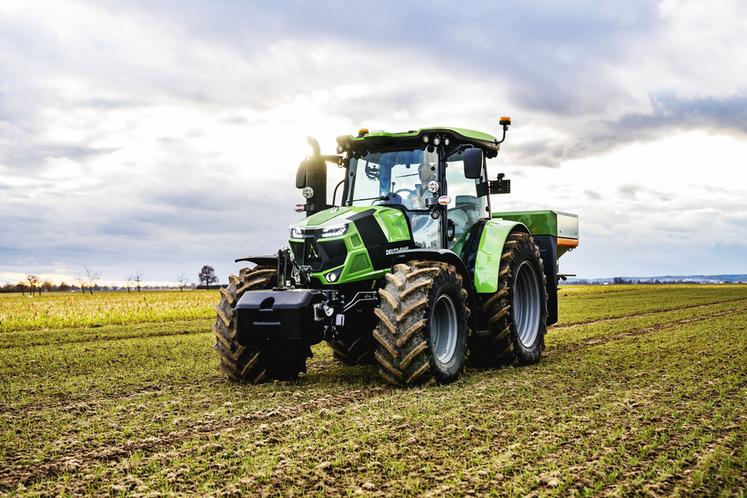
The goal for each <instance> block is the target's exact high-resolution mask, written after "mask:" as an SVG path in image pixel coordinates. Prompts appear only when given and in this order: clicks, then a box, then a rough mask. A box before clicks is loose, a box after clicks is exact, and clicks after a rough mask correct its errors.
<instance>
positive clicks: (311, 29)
mask: <svg viewBox="0 0 747 498" xmlns="http://www.w3.org/2000/svg"><path fill="white" fill-rule="evenodd" d="M744 10H745V7H744V6H743V4H741V3H739V2H727V3H725V4H724V5H722V7H721V8H719V9H714V8H712V7H711V6H709V5H708V4H704V3H699V2H687V3H681V2H677V3H676V4H673V3H670V2H660V3H659V4H656V3H651V2H629V3H626V4H625V5H621V4H615V3H611V2H590V1H588V2H586V1H584V2H574V3H571V4H568V3H567V2H566V3H564V4H561V3H553V2H518V1H516V2H504V3H501V4H500V5H497V4H496V5H494V4H492V3H490V2H466V3H462V4H459V6H455V4H453V3H449V2H445V1H437V2H409V3H401V2H393V1H384V2H374V3H365V4H356V5H355V7H354V8H353V7H351V6H350V5H349V4H346V3H343V2H337V1H323V2H316V3H314V4H309V3H305V2H293V3H292V4H290V6H289V4H287V3H282V4H281V3H275V4H273V3H266V2H213V3H211V4H210V5H209V6H208V5H206V4H204V3H202V2H196V1H187V2H182V1H179V2H176V1H167V2H159V3H157V4H153V3H152V2H128V3H121V2H66V3H65V4H64V5H62V4H59V3H56V2H47V3H44V2H40V3H33V4H29V3H27V2H4V3H3V4H2V5H0V46H2V47H3V50H2V51H0V67H2V68H3V78H2V79H1V80H0V198H1V199H0V200H1V202H0V230H2V233H3V243H2V244H0V261H2V265H1V266H2V268H0V270H4V271H6V272H11V271H14V272H16V273H25V272H27V271H37V272H46V273H55V274H59V273H64V272H65V271H66V272H70V274H75V273H76V272H79V271H80V269H81V268H82V267H83V266H84V265H90V266H96V267H99V268H102V269H103V271H104V273H105V277H106V278H111V279H115V278H122V277H126V275H127V274H129V273H131V272H132V271H134V269H135V267H138V268H140V269H143V270H144V271H145V272H146V273H147V274H149V275H150V278H153V279H163V280H167V279H170V278H173V277H174V275H176V274H177V273H179V272H182V271H183V272H185V273H189V271H190V268H199V266H201V265H202V264H213V265H214V266H215V267H216V269H217V270H218V272H219V273H221V274H225V273H228V272H229V271H232V270H233V269H234V265H232V261H233V259H234V258H235V257H237V256H243V255H246V254H248V253H251V252H261V253H267V252H273V251H274V250H276V249H277V248H278V247H279V246H281V245H283V244H284V243H285V238H286V231H287V226H288V224H290V223H292V222H293V221H294V220H295V218H296V215H295V213H294V212H293V211H292V207H293V205H294V204H295V203H296V202H298V201H299V200H300V198H299V196H298V192H297V191H296V190H295V189H294V188H293V185H292V178H293V174H294V172H295V168H296V166H297V165H298V162H299V161H300V160H301V159H302V158H303V157H304V156H305V155H307V154H308V146H307V145H306V142H305V137H306V136H307V135H308V134H314V135H316V136H317V138H319V139H320V142H321V143H322V148H323V149H325V150H328V151H330V152H331V150H332V147H333V146H334V138H335V136H337V135H340V134H345V133H352V132H354V131H355V130H356V129H357V128H358V127H359V126H368V127H369V128H372V129H378V128H386V129H411V128H413V127H420V126H433V125H440V124H443V125H455V126H465V127H471V128H475V129H481V130H485V131H491V130H492V131H497V126H496V123H495V119H496V117H497V116H498V115H500V114H511V115H513V117H514V125H513V126H512V129H511V131H510V132H509V138H508V140H507V142H506V143H505V144H504V149H503V150H502V152H501V155H500V156H499V160H498V161H497V163H496V164H497V165H500V166H499V167H500V168H502V170H506V171H509V172H511V171H513V172H515V175H513V176H514V177H515V178H517V179H519V178H521V180H522V181H521V182H517V184H516V185H515V187H516V190H517V196H516V200H517V202H519V201H520V202H521V203H523V204H522V205H518V204H517V207H519V208H521V207H523V206H529V205H537V206H540V207H547V206H548V205H551V207H555V206H557V207H558V209H564V210H573V209H578V210H581V211H582V213H583V216H584V220H585V221H583V222H582V223H585V225H582V226H586V227H589V228H588V230H589V232H587V233H588V234H589V236H590V237H592V239H591V240H595V241H603V242H604V244H608V245H601V244H600V245H598V246H597V247H596V248H595V247H594V245H593V244H594V243H595V242H590V244H591V247H590V248H589V251H588V252H584V251H586V249H584V251H581V250H579V251H577V252H576V253H575V254H574V255H573V256H572V257H573V258H576V257H578V258H581V259H579V260H578V261H579V266H582V267H588V268H591V269H590V270H589V271H594V272H597V273H600V272H602V270H603V267H602V266H601V263H597V262H594V261H601V259H599V260H594V259H593V256H592V255H594V254H598V253H597V252H595V251H599V250H604V251H613V253H614V250H615V249H614V244H613V242H612V241H613V240H614V237H615V236H616V235H615V234H616V233H619V232H620V231H621V230H627V231H629V233H630V234H632V236H643V235H644V234H645V235H646V236H649V237H658V235H657V230H656V226H654V224H653V222H652V221H651V222H646V223H637V220H636V217H639V218H644V219H648V220H655V221H656V223H660V224H662V225H666V226H667V227H668V229H670V228H671V227H672V226H674V227H676V229H674V230H673V231H674V233H676V234H677V236H678V237H679V236H680V235H682V237H685V238H687V239H688V240H694V239H695V238H696V236H697V234H698V233H699V228H698V225H693V224H692V223H693V222H697V223H706V220H707V219H708V218H709V217H711V218H714V217H715V218H717V219H718V223H719V224H721V225H722V227H723V228H724V229H729V230H732V233H735V234H736V235H737V236H741V237H742V238H743V239H744V238H745V236H747V233H745V230H746V228H745V226H744V217H743V216H742V213H743V208H740V204H739V202H740V201H739V200H738V199H739V196H738V195H737V194H736V193H735V192H741V190H740V191H738V189H737V187H736V186H737V185H738V182H734V181H733V180H732V181H723V180H724V178H725V177H727V176H728V175H733V172H730V171H726V170H723V169H720V168H717V169H718V171H709V173H708V179H707V181H703V180H695V179H693V180H692V181H693V182H694V183H697V184H698V185H699V187H698V188H700V189H703V190H702V193H701V190H696V191H695V192H697V196H696V197H695V198H697V199H699V201H698V202H699V205H702V204H703V203H706V204H707V205H709V206H710V207H712V208H713V209H714V210H715V211H713V212H710V214H708V213H703V212H701V211H699V210H698V207H699V205H695V204H692V205H689V204H688V202H690V201H689V199H688V198H686V197H683V196H684V194H683V192H689V193H692V192H693V190H691V189H690V187H689V186H688V185H686V184H682V183H681V182H679V180H677V181H676V182H673V181H672V180H671V179H670V178H671V177H675V176H677V178H679V176H678V175H680V172H679V171H678V170H677V168H675V165H674V164H673V163H672V161H674V159H673V157H675V156H676V157H677V159H676V160H677V163H676V165H677V166H681V167H682V168H684V169H687V170H688V171H690V174H689V177H690V178H693V177H694V176H695V175H697V169H696V168H694V167H693V165H694V164H696V163H697V165H698V166H699V167H700V166H701V165H703V164H710V162H712V161H713V160H718V161H720V162H721V163H723V164H733V161H732V160H731V159H729V158H728V157H721V156H720V154H722V152H719V151H721V150H733V151H740V153H741V149H739V147H738V146H737V145H735V144H734V142H733V141H730V140H731V139H729V140H727V139H726V138H724V139H723V140H726V142H722V140H721V139H720V138H718V137H722V136H723V137H731V138H733V139H734V140H737V141H740V140H744V132H745V125H744V123H745V117H747V116H745V114H746V113H747V112H746V111H745V108H746V106H745V104H746V101H745V89H746V88H747V77H746V76H745V75H744V74H743V73H744V72H743V71H742V70H741V68H743V67H745V64H747V60H746V58H747V55H745V54H747V40H745V39H744V37H743V33H744V30H743V26H742V24H741V23H740V21H739V20H740V19H744V18H746V17H747V15H743V14H747V13H745V12H744ZM704 68H707V70H704ZM700 132H707V133H706V134H705V135H704V134H703V133H700ZM692 133H695V135H693V134H692ZM712 135H713V136H715V137H717V138H712ZM673 136H681V137H690V138H692V137H695V138H696V142H694V143H690V142H688V143H680V142H677V143H676V144H670V145H669V146H670V147H679V148H681V147H688V148H692V147H695V148H697V150H698V151H699V152H698V153H691V154H687V155H684V156H683V155H681V154H679V153H675V152H676V151H672V150H670V151H669V152H668V153H663V152H661V150H660V147H661V146H660V145H659V144H662V143H670V142H668V139H670V138H671V137H673ZM724 143H726V144H727V145H726V146H724V147H725V148H723V147H722V146H723V144H724ZM646 144H653V145H652V146H651V147H650V148H649V149H647V150H652V151H656V152H655V157H653V156H646V155H645V154H641V153H640V149H639V147H646ZM714 144H716V145H714ZM717 146H718V147H722V148H721V149H718V151H717V150H715V149H714V147H717ZM714 158H715V159H714ZM588 161H592V162H594V161H597V163H596V164H595V165H594V166H591V165H590V164H591V163H589V162H588ZM730 161H731V162H730ZM581 170H583V171H584V172H585V174H584V175H578V174H577V172H578V171H581ZM633 171H635V172H636V175H635V176H632V174H631V172H633ZM714 176H715V177H716V178H715V179H714V178H713V177H714ZM550 178H551V179H552V181H547V180H548V179H550ZM672 183H676V184H677V185H678V186H679V188H680V189H681V190H679V191H678V190H677V189H673V188H670V186H671V184H672ZM524 185H537V186H541V188H536V189H535V188H530V189H528V190H525V191H524V192H527V191H531V192H532V196H531V197H526V196H523V195H521V192H522V189H525V188H526V187H524ZM705 189H710V190H705ZM693 195H694V194H693ZM501 202H508V203H514V204H516V202H514V201H512V200H506V199H501ZM610 203H611V204H612V205H614V209H613V208H611V207H608V206H609V205H610ZM603 215H604V216H603ZM613 215H614V217H615V221H614V225H613V224H612V222H610V221H609V220H610V217H611V216H613ZM675 217H676V218H677V219H680V218H681V219H683V220H686V221H684V222H682V223H680V222H679V221H678V222H677V223H672V221H671V220H672V219H673V218H675ZM614 227H619V229H615V228H614ZM668 236H669V237H670V238H671V235H668ZM657 240H658V239H657ZM597 243H598V242H597ZM713 250H714V251H715V250H716V249H713ZM583 258H589V259H586V260H585V259H583ZM609 259H610V258H609V257H606V261H609ZM570 261H571V262H573V261H574V260H573V259H571V260H570ZM647 261H649V262H647ZM585 262H588V264H586V263H585ZM635 264H637V265H639V266H638V268H640V269H641V271H643V270H645V269H647V268H649V266H647V265H650V260H646V258H645V257H643V256H642V257H641V259H640V260H637V261H636V263H635ZM680 264H682V263H680ZM683 268H684V266H683ZM635 272H636V271H635V270H631V271H628V272H626V273H628V274H632V273H635ZM581 273H583V272H581Z"/></svg>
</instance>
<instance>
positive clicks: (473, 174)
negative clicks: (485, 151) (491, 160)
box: [464, 148, 483, 179]
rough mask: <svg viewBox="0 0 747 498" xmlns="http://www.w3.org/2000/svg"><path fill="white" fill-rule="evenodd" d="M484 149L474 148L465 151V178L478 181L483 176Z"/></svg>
mask: <svg viewBox="0 0 747 498" xmlns="http://www.w3.org/2000/svg"><path fill="white" fill-rule="evenodd" d="M482 163H483V160H482V149H478V148H472V149H467V150H465V151H464V177H465V178H471V179H478V178H480V177H481V176H482Z"/></svg>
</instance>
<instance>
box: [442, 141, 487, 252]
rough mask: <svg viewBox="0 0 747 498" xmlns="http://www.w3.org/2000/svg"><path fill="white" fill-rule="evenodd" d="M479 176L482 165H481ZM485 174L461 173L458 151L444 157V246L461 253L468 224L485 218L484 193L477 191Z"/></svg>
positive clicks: (460, 157) (461, 162)
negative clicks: (446, 196)
mask: <svg viewBox="0 0 747 498" xmlns="http://www.w3.org/2000/svg"><path fill="white" fill-rule="evenodd" d="M482 171H483V173H482V174H483V176H484V174H485V168H484V167H483V169H482ZM484 181H485V178H482V177H481V178H479V179H470V178H465V177H464V159H463V154H462V152H461V151H458V152H456V153H454V154H452V155H450V156H448V157H447V158H446V193H447V195H448V196H449V203H448V205H447V208H446V212H447V237H446V239H447V247H448V249H451V250H452V251H454V252H455V253H457V254H459V255H460V256H463V254H462V252H463V248H464V242H465V240H466V238H467V235H468V234H469V232H470V230H471V229H472V227H473V226H474V225H475V223H477V222H478V221H479V220H480V219H481V218H487V217H488V215H489V213H488V199H487V195H483V196H478V195H477V185H478V184H479V183H482V182H484Z"/></svg>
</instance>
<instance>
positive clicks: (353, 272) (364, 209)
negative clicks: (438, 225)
mask: <svg viewBox="0 0 747 498" xmlns="http://www.w3.org/2000/svg"><path fill="white" fill-rule="evenodd" d="M289 243H290V249H291V252H292V256H293V259H294V261H295V263H296V264H297V265H299V266H310V267H311V271H312V274H311V276H312V278H315V279H317V281H318V282H319V283H320V284H322V285H331V284H335V285H339V284H343V283H349V282H356V281H360V280H370V279H372V278H378V277H379V276H383V274H384V273H386V272H387V271H389V269H390V268H391V259H392V257H393V256H394V255H395V254H397V253H398V252H402V251H405V250H407V249H410V248H412V247H413V242H412V236H411V233H410V226H409V223H408V220H407V215H406V214H405V213H404V211H403V210H401V209H397V208H392V207H387V206H345V207H332V208H329V209H325V210H324V211H320V212H318V213H315V214H313V215H311V216H309V217H307V218H304V219H303V220H301V221H299V222H298V223H296V224H295V225H291V227H290V240H289ZM378 273H381V275H378Z"/></svg>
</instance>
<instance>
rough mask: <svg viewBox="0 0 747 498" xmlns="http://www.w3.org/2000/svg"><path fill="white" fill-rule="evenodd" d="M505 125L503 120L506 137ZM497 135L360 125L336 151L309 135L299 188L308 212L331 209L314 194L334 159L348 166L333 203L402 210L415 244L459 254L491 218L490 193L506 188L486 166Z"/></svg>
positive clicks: (340, 140)
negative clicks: (328, 152)
mask: <svg viewBox="0 0 747 498" xmlns="http://www.w3.org/2000/svg"><path fill="white" fill-rule="evenodd" d="M509 123H510V121H505V122H502V124H503V125H504V137H503V138H505V131H506V129H507V127H508V124H509ZM502 141H503V140H501V141H499V140H498V139H496V138H495V137H493V136H492V135H488V134H486V133H481V132H477V131H473V130H466V129H462V128H441V127H438V128H424V129H420V130H417V131H408V132H404V133H388V132H382V131H374V132H369V131H368V130H367V129H361V130H360V131H359V133H358V135H357V136H352V135H348V136H341V137H338V139H337V143H338V148H337V151H338V153H339V154H340V155H339V156H320V155H318V146H315V141H313V140H312V139H310V143H312V146H313V147H314V150H315V156H312V157H310V158H308V159H307V160H306V161H305V162H304V163H302V164H301V167H300V168H299V174H298V178H300V179H301V181H300V182H297V186H298V187H299V188H303V189H304V196H305V197H306V198H307V203H306V205H305V207H304V210H305V211H306V212H307V213H309V214H314V213H316V212H319V211H322V210H324V209H328V208H330V207H332V206H329V205H327V204H326V199H319V197H318V195H317V193H318V194H321V195H324V194H325V192H326V189H325V187H324V185H325V184H326V168H325V166H324V163H325V162H336V163H337V164H338V165H339V166H341V167H343V168H345V170H346V175H345V179H344V180H343V181H342V182H341V186H342V187H343V193H342V196H341V202H340V203H341V206H338V207H356V208H371V207H376V206H385V207H389V208H392V209H396V210H399V211H401V212H402V213H404V214H405V216H406V220H407V223H408V226H409V231H410V232H411V234H412V241H411V242H412V246H413V248H421V249H448V250H451V251H453V252H454V253H456V254H457V255H459V256H461V257H463V256H464V255H463V250H464V247H465V243H466V241H467V240H468V238H469V235H470V233H471V231H473V229H474V228H475V227H476V226H477V224H478V222H479V221H480V220H487V219H489V218H490V196H489V194H490V193H500V192H501V188H499V187H502V191H503V192H506V193H507V192H508V180H500V181H498V182H496V181H492V182H491V181H489V180H488V176H487V169H486V164H485V159H486V158H490V157H495V156H496V155H497V153H498V150H499V148H500V143H501V142H502ZM501 178H502V175H501ZM304 180H305V181H304ZM311 184H314V185H315V187H316V188H309V185H311ZM339 187H340V185H338V188H339ZM337 190H338V189H335V197H336V192H337ZM315 196H316V197H315ZM334 200H335V199H333V202H334Z"/></svg>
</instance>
